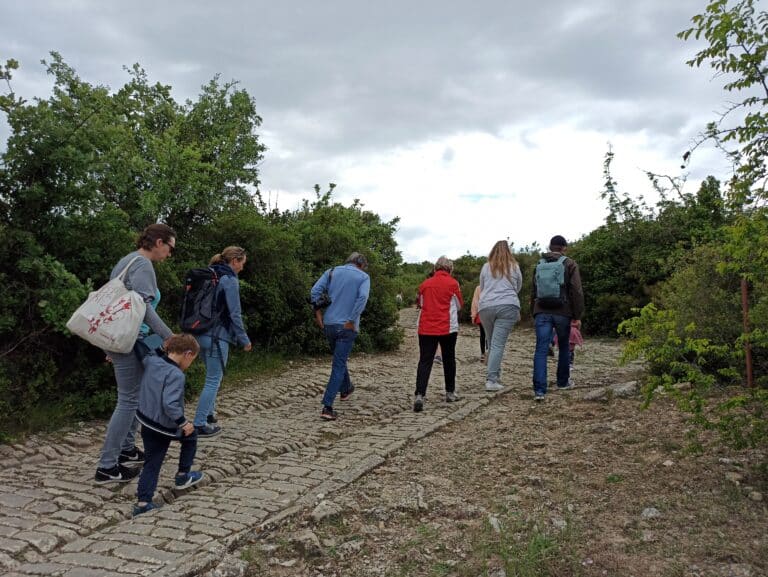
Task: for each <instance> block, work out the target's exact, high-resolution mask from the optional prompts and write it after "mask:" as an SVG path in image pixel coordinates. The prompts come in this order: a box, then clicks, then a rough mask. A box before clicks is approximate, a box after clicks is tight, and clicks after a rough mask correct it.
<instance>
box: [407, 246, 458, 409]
mask: <svg viewBox="0 0 768 577" xmlns="http://www.w3.org/2000/svg"><path fill="white" fill-rule="evenodd" d="M452 272H453V263H452V262H451V261H450V260H448V259H447V258H446V257H444V256H441V257H440V258H439V259H437V262H436V263H435V274H434V275H433V276H432V277H430V278H428V279H427V280H425V281H424V282H423V283H421V285H420V286H419V303H420V305H421V312H420V313H419V325H418V334H419V365H418V369H417V371H416V392H415V393H414V395H415V397H414V402H413V410H414V411H416V412H417V413H418V412H420V411H422V410H423V409H424V397H425V396H426V394H427V384H428V383H429V376H430V374H431V373H432V364H433V363H434V361H435V352H436V351H437V347H438V346H440V348H441V349H442V357H443V358H442V365H443V376H444V378H445V400H446V402H448V403H452V402H454V401H458V400H459V397H458V396H457V395H456V339H457V337H458V334H459V309H460V308H461V307H463V306H464V300H463V299H462V297H461V289H460V288H459V283H458V282H457V281H456V279H455V278H453V277H452V276H451V273H452Z"/></svg>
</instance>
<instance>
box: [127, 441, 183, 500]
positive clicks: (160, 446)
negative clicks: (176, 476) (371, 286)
mask: <svg viewBox="0 0 768 577" xmlns="http://www.w3.org/2000/svg"><path fill="white" fill-rule="evenodd" d="M141 438H142V440H143V441H144V468H143V469H142V470H141V476H140V477H139V487H138V489H136V496H137V497H138V499H139V501H144V502H147V503H151V502H152V497H153V496H154V495H155V489H157V481H158V478H159V477H160V468H161V467H162V466H163V461H164V460H165V455H166V453H167V452H168V447H169V446H170V444H171V441H173V440H177V441H179V442H181V452H180V453H179V471H178V472H179V473H189V471H190V470H191V469H192V463H193V462H194V461H195V453H197V433H192V434H191V435H189V436H188V437H181V438H178V437H169V436H168V435H163V434H162V433H158V432H156V431H153V430H152V429H150V428H147V427H143V426H142V427H141Z"/></svg>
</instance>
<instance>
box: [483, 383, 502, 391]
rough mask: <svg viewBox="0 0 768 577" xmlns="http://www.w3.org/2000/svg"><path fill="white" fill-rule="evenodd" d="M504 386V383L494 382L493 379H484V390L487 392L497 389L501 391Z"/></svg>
mask: <svg viewBox="0 0 768 577" xmlns="http://www.w3.org/2000/svg"><path fill="white" fill-rule="evenodd" d="M503 388H504V385H502V384H501V383H494V382H493V381H485V390H486V391H488V392H489V393H495V392H497V391H501V390H502V389H503Z"/></svg>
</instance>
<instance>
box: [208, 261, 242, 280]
mask: <svg viewBox="0 0 768 577" xmlns="http://www.w3.org/2000/svg"><path fill="white" fill-rule="evenodd" d="M211 268H212V269H213V270H214V271H216V274H217V275H219V276H220V277H222V276H235V277H236V276H237V275H236V274H235V271H233V270H232V267H231V266H229V265H228V264H212V265H211Z"/></svg>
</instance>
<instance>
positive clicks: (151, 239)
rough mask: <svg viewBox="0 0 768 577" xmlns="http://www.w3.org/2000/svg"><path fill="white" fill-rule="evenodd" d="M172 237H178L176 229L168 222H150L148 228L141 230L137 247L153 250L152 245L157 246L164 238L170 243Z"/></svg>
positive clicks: (165, 241)
mask: <svg viewBox="0 0 768 577" xmlns="http://www.w3.org/2000/svg"><path fill="white" fill-rule="evenodd" d="M172 238H176V231H175V230H173V229H172V228H171V227H170V226H168V225H167V224H162V223H157V224H150V225H149V226H148V227H147V228H145V229H144V230H143V231H141V234H140V235H139V240H138V241H136V248H143V249H144V250H152V247H154V246H155V244H156V243H157V241H158V240H162V241H163V242H164V243H166V244H168V241H169V240H171V239H172Z"/></svg>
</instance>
